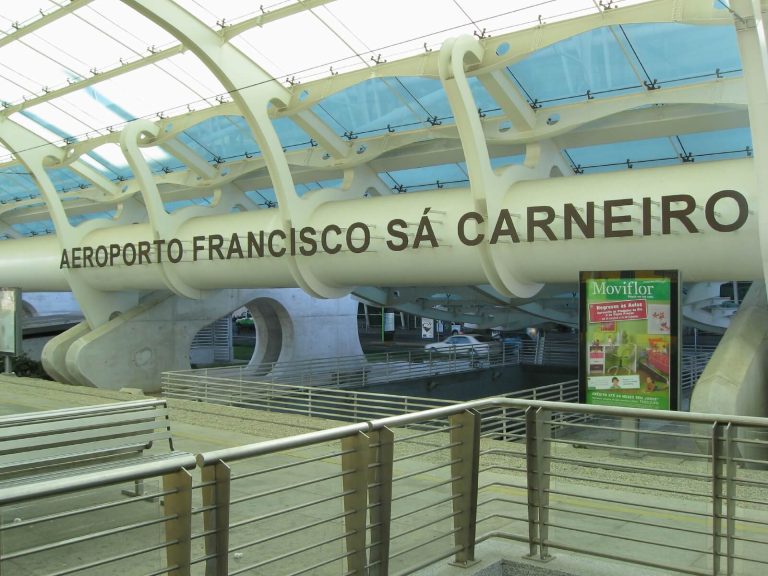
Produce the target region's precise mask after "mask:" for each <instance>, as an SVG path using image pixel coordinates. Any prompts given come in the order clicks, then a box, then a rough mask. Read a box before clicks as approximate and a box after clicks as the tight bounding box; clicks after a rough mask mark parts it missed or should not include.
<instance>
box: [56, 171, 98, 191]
mask: <svg viewBox="0 0 768 576" xmlns="http://www.w3.org/2000/svg"><path fill="white" fill-rule="evenodd" d="M46 172H47V173H48V177H49V178H50V179H51V181H52V182H53V185H54V186H55V187H56V190H59V191H60V192H64V191H68V190H72V189H73V188H79V187H84V188H89V187H90V186H91V182H90V181H88V180H86V179H85V178H83V177H82V176H80V175H79V174H77V172H75V171H73V170H70V169H69V168H53V169H51V168H49V169H48V170H47V171H46Z"/></svg>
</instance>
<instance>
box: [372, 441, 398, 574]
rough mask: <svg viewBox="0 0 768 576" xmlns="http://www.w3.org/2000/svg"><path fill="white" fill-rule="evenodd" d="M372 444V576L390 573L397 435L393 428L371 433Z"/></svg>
mask: <svg viewBox="0 0 768 576" xmlns="http://www.w3.org/2000/svg"><path fill="white" fill-rule="evenodd" d="M370 437H371V440H370V445H371V446H372V447H373V446H375V450H373V451H372V452H373V454H375V456H373V457H372V458H371V466H370V467H369V469H368V470H369V474H368V486H369V488H368V507H369V509H370V523H371V547H370V550H369V557H368V576H387V575H388V574H389V539H390V521H391V518H392V463H393V459H394V458H393V456H394V434H393V433H392V431H391V430H390V429H389V428H382V429H380V430H376V431H374V432H371V434H370Z"/></svg>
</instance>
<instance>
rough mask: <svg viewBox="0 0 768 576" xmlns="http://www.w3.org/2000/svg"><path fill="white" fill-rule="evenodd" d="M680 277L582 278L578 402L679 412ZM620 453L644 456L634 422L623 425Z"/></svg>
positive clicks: (601, 274)
mask: <svg viewBox="0 0 768 576" xmlns="http://www.w3.org/2000/svg"><path fill="white" fill-rule="evenodd" d="M680 286H681V282H680V273H679V271H677V270H610V271H589V272H580V274H579V290H580V292H579V295H580V302H579V306H580V318H579V328H580V330H579V401H580V402H582V403H585V404H594V405H602V406H617V407H623V408H639V409H644V410H679V409H680V396H681V388H680V340H681V338H680V335H681V329H680V328H681V321H680ZM618 421H619V423H620V426H621V428H620V429H619V431H618V436H619V437H618V439H617V450H619V449H620V447H623V448H624V450H623V452H624V453H625V455H627V456H629V455H633V456H637V455H641V454H642V452H640V451H639V450H638V449H639V447H640V441H639V440H640V433H641V431H640V426H639V422H638V421H637V419H636V418H634V417H632V418H629V417H627V418H619V419H618Z"/></svg>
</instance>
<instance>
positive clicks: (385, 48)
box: [315, 0, 471, 62]
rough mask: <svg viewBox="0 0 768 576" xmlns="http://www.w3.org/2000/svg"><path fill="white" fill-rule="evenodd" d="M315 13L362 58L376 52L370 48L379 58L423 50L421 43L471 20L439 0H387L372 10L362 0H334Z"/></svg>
mask: <svg viewBox="0 0 768 576" xmlns="http://www.w3.org/2000/svg"><path fill="white" fill-rule="evenodd" d="M315 13H316V14H317V17H318V18H319V19H321V20H322V21H323V22H324V23H326V25H327V26H329V27H330V28H331V29H332V30H334V31H335V32H336V33H337V34H338V35H339V36H341V37H342V38H344V39H345V41H346V42H347V43H349V45H350V46H351V47H352V48H353V49H354V50H355V51H356V52H357V53H359V54H363V55H364V56H363V60H364V61H366V62H370V58H371V56H374V57H375V56H376V55H375V54H371V53H372V52H376V53H379V52H381V54H382V57H383V58H387V57H392V56H394V55H395V54H397V55H399V56H402V55H404V54H413V53H415V52H423V51H424V44H425V43H427V45H434V44H435V43H441V42H442V41H443V40H445V39H446V38H447V37H450V36H456V35H457V33H456V32H455V30H456V29H457V28H458V27H461V26H464V25H470V24H471V23H470V22H469V18H467V16H466V15H465V14H464V12H463V11H462V8H461V7H460V6H459V5H458V3H457V2H443V1H440V0H419V1H418V2H414V1H412V0H387V3H386V9H382V10H376V11H375V14H372V13H371V5H370V4H368V3H366V2H357V1H355V0H337V1H336V2H332V3H330V4H326V5H324V6H322V7H320V8H318V9H317V10H315ZM404 14H407V15H408V17H407V18H404V17H403V15H404ZM438 31H440V32H438Z"/></svg>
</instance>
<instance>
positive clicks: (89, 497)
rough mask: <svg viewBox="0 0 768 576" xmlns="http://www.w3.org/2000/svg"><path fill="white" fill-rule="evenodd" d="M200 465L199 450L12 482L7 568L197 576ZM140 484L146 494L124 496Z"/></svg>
mask: <svg viewBox="0 0 768 576" xmlns="http://www.w3.org/2000/svg"><path fill="white" fill-rule="evenodd" d="M194 467H195V457H194V456H193V455H191V454H176V455H169V456H164V457H162V458H160V457H158V459H156V460H154V461H151V460H149V459H145V460H143V461H141V462H137V463H132V464H128V465H126V466H122V467H120V468H115V469H109V468H106V467H93V468H92V469H81V470H79V471H66V470H65V471H62V472H61V473H59V474H47V475H46V476H44V477H42V478H38V479H35V478H34V477H25V478H24V480H23V483H18V484H13V483H12V482H9V481H7V482H5V483H4V485H3V486H2V487H0V513H1V514H2V522H1V523H0V573H2V574H4V575H5V574H8V575H12V574H40V575H43V574H45V575H48V576H64V575H67V574H79V575H87V574H93V575H96V574H107V573H110V574H116V573H121V572H122V573H126V574H137V573H142V574H174V575H179V576H181V575H185V574H186V575H188V574H190V556H191V554H190V550H191V520H190V518H191V517H190V510H191V501H192V497H191V491H192V490H191V486H192V476H191V473H190V471H189V469H192V468H194ZM137 481H146V482H147V484H146V485H145V492H144V493H143V494H142V495H139V496H133V497H131V498H123V497H121V496H120V494H121V491H120V488H121V487H123V486H126V485H128V486H130V487H133V486H134V485H135V483H136V482H137ZM116 498H119V499H116ZM161 502H162V505H161ZM158 540H159V541H158Z"/></svg>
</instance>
